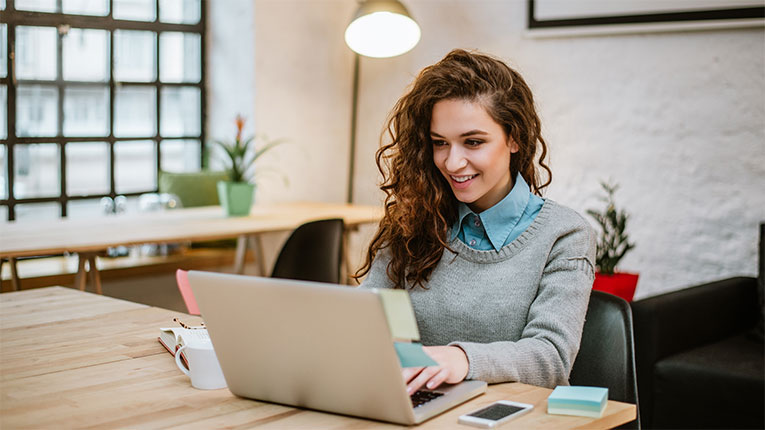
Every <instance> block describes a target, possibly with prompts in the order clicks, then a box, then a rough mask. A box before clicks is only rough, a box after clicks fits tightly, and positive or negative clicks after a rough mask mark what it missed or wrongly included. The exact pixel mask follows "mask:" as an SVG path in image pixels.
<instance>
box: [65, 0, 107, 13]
mask: <svg viewBox="0 0 765 430" xmlns="http://www.w3.org/2000/svg"><path fill="white" fill-rule="evenodd" d="M62 8H63V11H64V13H71V14H76V15H97V16H106V15H109V0H64V2H63V4H62Z"/></svg>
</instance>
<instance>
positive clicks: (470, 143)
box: [465, 139, 483, 146]
mask: <svg viewBox="0 0 765 430" xmlns="http://www.w3.org/2000/svg"><path fill="white" fill-rule="evenodd" d="M482 143H483V141H482V140H475V139H468V140H466V141H465V144H466V145H468V146H478V145H480V144H482Z"/></svg>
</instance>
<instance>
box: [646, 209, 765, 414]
mask: <svg viewBox="0 0 765 430" xmlns="http://www.w3.org/2000/svg"><path fill="white" fill-rule="evenodd" d="M763 234H765V224H763V225H760V258H759V262H760V269H759V277H758V278H751V277H736V278H730V279H724V280H721V281H717V282H711V283H707V284H704V285H698V286H694V287H691V288H687V289H684V290H680V291H675V292H671V293H668V294H663V295H660V296H655V297H650V298H647V299H644V300H638V301H635V302H633V303H632V314H633V321H634V328H635V365H636V370H637V379H638V395H639V397H640V414H641V421H642V425H643V427H645V428H758V429H762V428H765V363H764V360H763V357H764V356H765V347H764V346H763V337H762V336H763V326H762V325H763V309H764V308H763V295H762V292H763V272H764V270H763Z"/></svg>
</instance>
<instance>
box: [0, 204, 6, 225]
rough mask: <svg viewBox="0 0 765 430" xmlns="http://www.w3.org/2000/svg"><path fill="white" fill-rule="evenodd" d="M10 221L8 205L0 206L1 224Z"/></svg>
mask: <svg viewBox="0 0 765 430" xmlns="http://www.w3.org/2000/svg"><path fill="white" fill-rule="evenodd" d="M7 221H8V206H0V225H2V224H3V223H4V222H7Z"/></svg>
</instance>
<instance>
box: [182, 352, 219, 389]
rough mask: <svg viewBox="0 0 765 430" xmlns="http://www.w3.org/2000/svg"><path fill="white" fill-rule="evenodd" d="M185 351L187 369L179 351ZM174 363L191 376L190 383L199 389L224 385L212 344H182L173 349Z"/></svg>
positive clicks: (216, 387)
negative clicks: (175, 349)
mask: <svg viewBox="0 0 765 430" xmlns="http://www.w3.org/2000/svg"><path fill="white" fill-rule="evenodd" d="M182 352H185V353H186V354H185V355H186V360H187V361H188V363H189V370H186V367H185V366H184V365H183V363H181V353H182ZM175 364H176V365H177V366H178V368H179V369H181V371H182V372H183V373H185V374H186V375H187V376H189V377H190V378H191V385H192V386H193V387H194V388H199V389H201V390H216V389H218V388H225V387H226V379H225V378H224V377H223V371H222V370H221V369H220V364H219V363H218V357H217V356H216V355H215V350H214V349H213V348H212V344H196V345H183V346H182V347H180V348H179V349H178V350H177V351H175Z"/></svg>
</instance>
